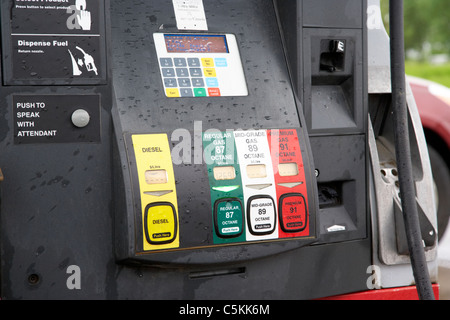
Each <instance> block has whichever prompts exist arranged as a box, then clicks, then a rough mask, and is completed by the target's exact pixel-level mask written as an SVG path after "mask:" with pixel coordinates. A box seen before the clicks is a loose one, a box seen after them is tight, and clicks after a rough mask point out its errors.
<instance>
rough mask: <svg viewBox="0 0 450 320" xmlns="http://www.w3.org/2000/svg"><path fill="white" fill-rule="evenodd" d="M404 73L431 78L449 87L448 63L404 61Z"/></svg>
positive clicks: (449, 69)
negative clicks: (435, 63)
mask: <svg viewBox="0 0 450 320" xmlns="http://www.w3.org/2000/svg"><path fill="white" fill-rule="evenodd" d="M405 68H406V73H407V74H408V75H411V76H415V77H419V78H423V79H427V80H431V81H434V82H437V83H440V84H442V85H444V86H447V87H449V88H450V63H446V64H442V65H433V64H429V63H426V62H416V61H406V63H405Z"/></svg>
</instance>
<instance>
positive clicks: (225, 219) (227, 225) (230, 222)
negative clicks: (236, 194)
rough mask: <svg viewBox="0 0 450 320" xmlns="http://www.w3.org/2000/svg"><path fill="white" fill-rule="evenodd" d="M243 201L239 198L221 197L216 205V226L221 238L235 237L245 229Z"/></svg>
mask: <svg viewBox="0 0 450 320" xmlns="http://www.w3.org/2000/svg"><path fill="white" fill-rule="evenodd" d="M243 221H244V219H243V210H242V203H241V201H240V200H239V199H220V200H217V201H216V203H215V205H214V227H215V229H216V234H217V235H218V236H219V237H221V238H234V237H238V236H240V235H241V234H242V232H243V230H244V223H243Z"/></svg>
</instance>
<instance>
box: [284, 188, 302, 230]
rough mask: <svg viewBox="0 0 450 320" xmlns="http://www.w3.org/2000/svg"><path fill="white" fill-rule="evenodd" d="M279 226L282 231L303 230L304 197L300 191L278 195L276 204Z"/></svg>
mask: <svg viewBox="0 0 450 320" xmlns="http://www.w3.org/2000/svg"><path fill="white" fill-rule="evenodd" d="M278 208H279V209H278V210H279V218H280V226H281V229H282V230H283V231H284V232H300V231H303V230H304V229H305V228H306V226H307V224H308V221H307V214H306V213H307V208H306V203H305V197H304V196H303V195H302V194H300V193H294V194H286V195H283V196H281V197H280V203H279V206H278Z"/></svg>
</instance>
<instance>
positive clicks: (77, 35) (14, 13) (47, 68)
mask: <svg viewBox="0 0 450 320" xmlns="http://www.w3.org/2000/svg"><path fill="white" fill-rule="evenodd" d="M9 12H10V17H8V18H9V19H8V20H10V26H9V27H10V28H9V30H8V28H4V29H5V30H4V33H6V32H7V33H9V34H4V37H5V39H7V40H5V41H6V42H8V41H9V43H6V46H4V47H3V51H4V52H3V55H4V57H5V60H6V61H5V62H6V63H5V73H6V74H5V78H6V81H7V82H9V83H12V84H20V81H25V82H27V81H28V82H46V81H47V82H48V81H51V83H52V84H65V83H68V82H70V83H73V82H75V83H79V84H93V83H99V82H101V80H105V78H106V70H105V69H106V68H105V40H104V39H105V37H104V33H105V25H104V2H103V1H99V0H15V1H14V4H13V6H12V8H11V10H10V11H8V12H7V13H9ZM5 14H6V13H3V18H6V17H5Z"/></svg>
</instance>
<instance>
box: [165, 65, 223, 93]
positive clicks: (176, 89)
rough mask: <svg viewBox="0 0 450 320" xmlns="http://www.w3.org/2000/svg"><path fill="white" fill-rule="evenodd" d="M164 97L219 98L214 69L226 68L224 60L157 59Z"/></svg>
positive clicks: (218, 85)
mask: <svg viewBox="0 0 450 320" xmlns="http://www.w3.org/2000/svg"><path fill="white" fill-rule="evenodd" d="M159 62H160V66H161V75H162V78H163V84H164V88H165V90H166V95H167V96H168V97H171V98H175V97H207V96H210V97H219V96H220V83H219V79H218V78H217V70H216V68H226V67H228V62H227V59H226V58H215V59H214V58H170V57H162V58H160V59H159Z"/></svg>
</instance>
